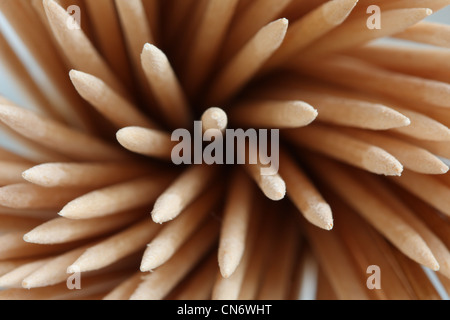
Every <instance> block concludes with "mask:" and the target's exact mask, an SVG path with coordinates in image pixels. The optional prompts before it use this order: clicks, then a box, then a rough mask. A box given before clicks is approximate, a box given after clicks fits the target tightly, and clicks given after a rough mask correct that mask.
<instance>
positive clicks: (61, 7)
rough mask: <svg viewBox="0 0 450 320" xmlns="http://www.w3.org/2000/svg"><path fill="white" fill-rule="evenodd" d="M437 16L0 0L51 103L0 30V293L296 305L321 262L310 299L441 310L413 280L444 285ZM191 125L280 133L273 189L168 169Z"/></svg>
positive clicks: (443, 103)
mask: <svg viewBox="0 0 450 320" xmlns="http://www.w3.org/2000/svg"><path fill="white" fill-rule="evenodd" d="M74 4H75V5H77V6H78V7H79V8H81V13H82V20H81V21H82V24H81V26H82V28H81V29H76V28H75V29H69V28H67V21H68V19H69V18H70V16H69V13H68V12H67V11H66V10H65V8H67V7H68V6H69V5H74ZM374 4H375V5H379V6H380V7H381V9H382V23H383V27H382V29H380V30H370V29H368V28H367V27H366V21H367V14H366V9H367V7H368V6H369V5H374ZM447 5H450V1H449V0H420V1H418V0H417V1H416V0H370V1H367V0H359V1H358V0H332V1H325V0H314V1H311V0H308V1H307V0H258V1H252V0H229V1H224V0H203V1H198V0H167V1H159V0H115V1H113V0H70V1H68V0H59V1H56V0H44V1H42V0H31V1H29V0H15V1H0V11H1V13H2V15H3V16H4V17H5V18H6V19H7V20H8V22H9V24H10V25H11V27H12V28H13V30H14V31H15V33H16V34H17V35H18V36H19V37H20V39H21V41H22V42H23V43H24V44H25V46H26V48H27V50H28V51H29V53H30V54H31V56H32V57H33V58H34V61H35V62H36V63H37V64H38V65H39V67H40V69H41V70H42V71H43V74H44V75H45V79H46V81H47V83H46V85H47V86H48V87H50V88H52V89H53V90H51V94H49V93H48V91H46V90H45V88H48V87H45V88H44V86H42V83H41V80H42V79H40V80H39V79H38V80H39V81H37V80H36V78H34V77H32V75H31V74H30V73H29V70H28V69H27V68H26V67H25V65H24V62H23V61H22V60H21V59H19V57H18V55H17V53H16V52H15V51H14V50H13V48H12V47H11V46H10V44H11V42H9V41H7V39H6V38H5V35H4V34H0V56H1V58H2V61H6V65H7V66H8V68H9V69H10V71H12V73H13V74H14V75H15V76H16V77H15V79H17V85H18V86H19V87H20V88H21V89H22V90H23V92H26V93H27V95H28V97H29V99H30V101H32V105H33V107H34V108H35V109H36V110H29V106H25V108H24V107H19V106H17V105H16V104H14V103H13V102H12V101H10V100H8V99H7V98H6V97H0V121H1V123H2V130H3V131H4V132H6V133H7V134H8V136H9V139H10V140H11V141H13V142H14V143H15V147H17V149H19V150H22V152H21V153H20V154H19V153H13V152H11V151H8V150H7V149H6V148H2V149H0V185H2V187H1V188H0V231H1V232H2V235H0V243H1V244H2V246H1V247H0V287H3V288H5V290H3V291H1V292H0V298H2V299H211V298H212V299H246V300H252V299H265V300H272V299H273V300H275V299H297V298H298V297H299V295H300V293H301V292H302V285H303V284H304V283H305V282H307V280H308V278H307V277H306V278H305V274H307V273H306V272H305V270H310V269H311V264H314V263H316V264H317V270H318V271H317V276H318V286H317V295H316V298H317V299H392V300H396V299H439V298H440V295H439V293H438V292H437V291H436V288H435V287H434V286H433V284H432V283H431V282H430V279H429V278H428V277H427V275H426V274H425V272H424V270H423V269H422V267H421V266H425V267H427V268H429V269H431V270H434V271H438V272H437V273H436V277H438V278H439V280H440V284H441V285H442V287H443V288H444V290H445V289H446V290H447V291H449V290H450V289H449V288H450V284H449V277H450V253H449V250H448V248H450V238H449V235H450V225H449V222H448V216H449V215H450V197H449V196H448V195H449V194H450V180H449V178H448V176H447V175H445V173H446V172H447V171H448V169H449V168H448V167H447V165H446V164H445V163H444V162H443V161H442V158H450V130H449V129H448V127H447V126H448V125H449V124H450V112H449V108H450V104H449V101H450V99H449V97H450V84H449V82H450V63H449V61H450V59H448V57H449V55H450V52H449V51H448V50H445V48H449V47H450V43H449V40H448V39H449V34H450V28H449V27H448V26H444V25H439V24H432V23H428V22H423V21H422V20H423V19H425V18H426V17H427V16H429V15H430V14H431V13H432V11H437V10H440V9H442V8H444V7H445V6H447ZM284 17H285V18H284ZM24 21H26V23H24ZM383 37H394V38H397V39H404V40H408V41H413V42H417V43H426V44H428V45H431V46H430V47H427V48H417V47H400V46H388V45H379V44H370V42H371V41H372V40H376V39H378V38H383ZM69 71H70V72H69ZM193 106H197V107H193ZM212 106H215V107H214V108H209V107H212ZM198 118H201V119H202V120H203V125H204V127H205V128H204V129H205V130H206V129H209V128H215V129H219V130H224V129H225V128H227V126H230V127H243V128H275V129H281V132H282V147H281V151H280V172H279V173H278V174H276V175H273V176H262V175H261V174H260V172H261V170H260V169H261V165H259V164H256V165H244V166H239V167H238V166H235V167H231V168H230V167H224V166H192V167H189V168H181V167H175V166H173V165H171V164H170V151H171V150H172V147H173V142H172V141H171V139H170V130H173V129H176V128H180V127H181V128H188V127H189V126H190V125H191V124H192V121H193V120H194V119H198ZM117 142H118V143H119V144H120V145H121V146H122V147H123V148H122V147H120V145H119V144H118V143H117ZM130 151H131V152H130ZM224 182H225V183H224ZM149 212H151V218H150V217H149V216H148V214H149ZM335 222H336V223H335ZM321 229H323V230H321ZM370 265H377V266H379V267H380V269H381V271H382V289H381V290H369V289H368V288H367V287H366V279H367V276H368V275H367V273H366V270H367V267H368V266H370ZM149 271H153V272H149ZM68 272H69V274H68ZM74 272H81V287H82V289H81V290H69V289H68V288H67V283H66V280H67V278H68V276H69V275H70V274H71V273H74Z"/></svg>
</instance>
